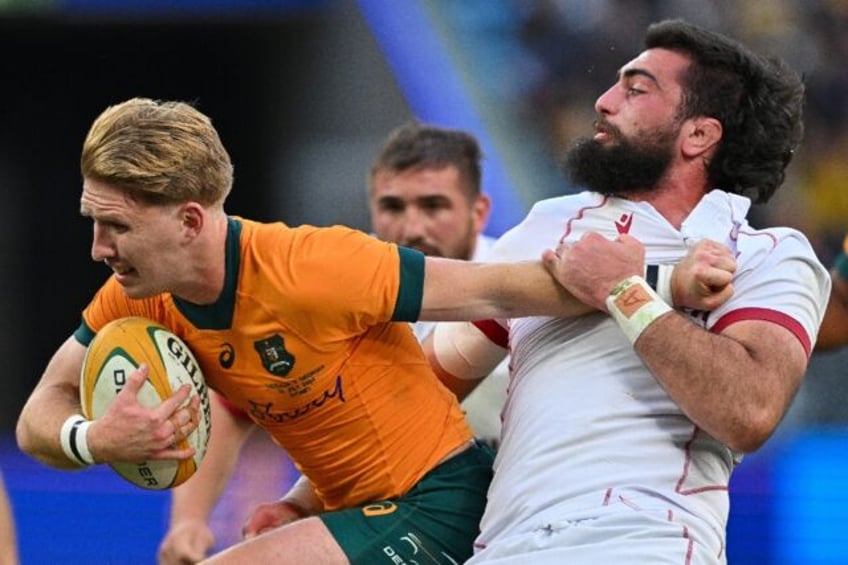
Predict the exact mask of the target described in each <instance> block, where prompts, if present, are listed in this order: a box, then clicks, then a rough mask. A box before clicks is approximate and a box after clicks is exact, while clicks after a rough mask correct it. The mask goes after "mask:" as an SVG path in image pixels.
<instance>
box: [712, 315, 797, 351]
mask: <svg viewBox="0 0 848 565" xmlns="http://www.w3.org/2000/svg"><path fill="white" fill-rule="evenodd" d="M745 320H762V321H764V322H772V323H775V324H777V325H779V326H782V327H784V328H786V329H787V330H789V331H790V332H792V333H793V334H794V335H795V337H796V338H798V341H800V342H801V346H802V347H803V348H804V351H806V352H807V357H809V356H810V353H811V352H812V349H813V348H812V344H811V343H810V336H808V335H807V332H806V330H804V327H803V326H802V325H801V324H799V323H798V321H797V320H795V318H792V317H790V316H787V315H786V314H784V313H782V312H776V311H775V310H768V309H766V308H740V309H739V310H734V311H733V312H730V313H729V314H725V315H724V316H722V317H721V319H719V321H718V322H716V324H715V325H714V326H713V327H712V330H711V331H712V332H713V333H717V334H719V333H721V332H723V331H724V330H725V328H727V327H728V326H730V325H731V324H735V323H736V322H742V321H745Z"/></svg>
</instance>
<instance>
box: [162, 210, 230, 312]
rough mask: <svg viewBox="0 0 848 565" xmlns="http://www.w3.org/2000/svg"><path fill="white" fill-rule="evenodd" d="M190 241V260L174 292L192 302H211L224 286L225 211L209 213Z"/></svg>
mask: <svg viewBox="0 0 848 565" xmlns="http://www.w3.org/2000/svg"><path fill="white" fill-rule="evenodd" d="M208 220H209V221H208V223H207V224H206V225H205V226H204V229H203V232H202V233H201V234H200V235H199V236H198V237H197V239H196V240H195V241H194V242H193V243H192V250H191V257H192V264H191V265H190V266H189V268H188V269H187V273H188V277H187V280H186V281H185V284H184V285H182V287H181V288H180V289H179V290H178V291H175V292H173V294H175V295H177V296H179V297H180V298H182V299H183V300H186V301H188V302H191V303H193V304H198V305H205V304H212V303H214V302H215V301H216V300H218V298H219V297H220V296H221V292H222V291H223V290H224V280H225V277H226V262H227V215H226V214H224V213H223V212H221V213H220V214H215V215H210V216H209V217H208Z"/></svg>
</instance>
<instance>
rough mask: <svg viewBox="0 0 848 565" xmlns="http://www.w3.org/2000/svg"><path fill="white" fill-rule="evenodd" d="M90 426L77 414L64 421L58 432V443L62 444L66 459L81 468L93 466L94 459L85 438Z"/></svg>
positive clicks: (88, 422) (89, 423)
mask: <svg viewBox="0 0 848 565" xmlns="http://www.w3.org/2000/svg"><path fill="white" fill-rule="evenodd" d="M90 425H91V422H90V421H88V420H86V419H85V418H83V417H82V416H80V415H79V414H72V415H71V416H70V417H68V419H67V420H65V423H64V424H62V429H61V430H60V431H59V443H61V444H62V451H64V452H65V455H67V457H68V459H70V460H71V461H73V462H75V463H76V464H78V465H80V466H83V467H87V466H88V465H94V457H92V455H91V451H89V450H88V439H87V437H86V436H87V434H88V427H89V426H90Z"/></svg>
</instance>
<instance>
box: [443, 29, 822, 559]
mask: <svg viewBox="0 0 848 565" xmlns="http://www.w3.org/2000/svg"><path fill="white" fill-rule="evenodd" d="M645 48H646V49H645V51H643V52H642V53H641V54H640V55H638V56H637V57H636V58H635V59H633V60H632V61H630V62H628V63H627V64H625V65H624V66H623V67H622V68H621V70H620V72H619V75H618V79H617V81H616V82H615V84H614V85H613V86H612V87H611V88H610V89H609V90H607V91H606V92H605V93H604V94H602V95H601V96H600V98H598V100H597V102H596V104H595V110H596V112H597V120H596V122H595V135H594V137H593V138H591V139H586V140H581V141H579V142H578V143H577V144H576V145H575V146H574V147H573V148H572V149H571V150H570V152H569V154H568V157H567V163H566V164H567V166H568V169H569V171H570V174H571V177H572V180H573V181H574V182H575V183H576V184H578V185H581V186H584V187H586V188H587V189H588V190H589V191H588V192H583V193H581V194H577V195H572V196H565V197H561V198H554V199H551V200H547V201H543V202H541V203H538V204H537V205H536V206H535V207H534V208H533V209H532V211H531V212H530V214H529V215H528V216H527V218H526V219H525V220H524V221H523V222H522V223H521V224H520V225H518V226H517V227H516V228H514V229H513V230H511V231H510V232H508V233H507V234H506V235H505V236H504V237H503V238H502V239H501V240H500V241H499V242H498V243H497V244H496V245H495V249H494V257H495V260H515V259H532V258H535V257H538V255H539V254H540V253H542V252H543V251H544V250H545V249H549V248H552V247H555V246H556V245H557V243H558V242H559V244H560V245H559V247H558V248H557V250H556V252H555V253H554V252H553V251H550V252H547V253H546V259H547V261H548V263H549V266H550V268H551V270H552V272H554V274H555V275H556V276H557V278H558V279H559V280H560V282H561V283H562V284H564V285H565V286H566V288H568V290H569V291H571V292H572V293H573V294H574V295H575V296H577V297H579V298H580V299H581V300H583V301H584V302H586V303H588V304H590V305H593V306H595V307H596V308H598V309H599V310H601V311H602V313H597V314H590V315H587V316H584V317H582V318H577V319H570V320H562V319H554V318H542V317H536V318H523V319H512V320H498V321H489V322H478V323H476V324H464V325H449V326H442V325H440V326H439V327H438V328H437V329H436V332H435V335H434V339H433V340H432V341H431V342H430V343H428V344H427V347H428V350H429V354H430V358H431V362H433V363H434V365H436V366H437V368H440V371H441V373H442V374H441V376H442V377H443V378H444V380H445V382H447V383H449V384H450V383H451V382H454V381H455V380H456V379H475V378H479V377H481V376H483V375H485V374H486V371H487V370H488V366H490V365H491V364H492V363H495V362H497V360H498V359H499V356H500V355H502V353H500V352H502V351H503V349H502V347H503V346H508V347H509V352H510V355H511V375H510V386H509V396H508V400H507V404H506V406H505V409H504V412H503V418H504V421H503V430H502V437H501V446H500V450H499V452H498V455H497V459H496V462H495V477H494V481H493V482H492V484H491V487H490V490H489V498H488V500H489V501H488V506H487V509H486V512H485V514H484V517H483V519H482V523H481V533H480V536H479V537H478V539H477V542H476V547H475V555H474V557H472V559H471V561H470V562H469V563H483V562H485V563H497V564H505V563H515V564H519V563H520V564H523V563H533V564H534V565H538V564H540V563H542V564H543V563H569V564H572V565H573V564H596V563H616V564H617V565H619V564H639V565H643V564H645V563H651V564H662V563H668V564H675V565H684V564H719V563H725V562H726V560H727V558H726V551H725V540H726V524H727V516H728V499H729V496H728V483H729V480H730V475H731V471H732V469H733V467H734V465H736V464H737V463H739V461H740V459H741V457H742V454H744V453H746V452H750V451H753V450H755V449H757V448H759V447H760V446H761V445H762V444H763V443H764V442H765V441H766V440H767V438H768V437H769V436H770V435H771V434H772V432H773V431H774V430H775V428H776V426H777V425H778V423H779V422H780V420H781V418H782V416H783V415H784V413H785V412H786V410H787V408H788V406H789V404H790V402H791V400H792V398H793V396H794V395H795V393H796V391H797V389H798V387H799V385H800V384H801V380H802V376H803V374H804V372H805V369H806V367H807V363H808V359H809V355H810V351H811V350H812V348H813V346H814V343H815V337H816V332H817V330H818V328H819V324H820V323H821V319H822V316H823V312H824V310H825V305H826V303H827V297H828V292H829V290H830V282H829V278H828V273H827V271H826V269H825V268H824V267H823V266H822V265H821V264H820V263H819V261H818V260H817V259H816V256H815V254H814V253H813V250H812V249H811V247H810V245H809V244H808V242H807V240H806V238H805V237H804V236H803V235H802V234H800V233H798V232H797V231H794V230H791V229H785V228H772V229H764V230H755V229H754V228H752V227H751V226H750V225H749V224H748V222H747V221H746V219H745V216H746V213H747V212H748V208H749V206H750V204H751V201H752V200H753V201H754V202H765V201H766V200H768V198H769V197H770V196H771V195H772V193H773V192H774V191H775V190H776V189H777V188H778V187H779V186H780V185H781V184H782V182H783V180H784V170H785V167H786V166H787V164H788V163H789V161H790V158H791V156H792V153H793V151H794V149H795V147H796V145H797V144H798V143H799V141H800V138H801V133H802V119H801V107H802V103H803V86H802V83H801V81H800V79H799V78H798V76H797V74H795V73H794V72H793V71H791V70H790V69H789V68H787V66H786V65H785V64H783V63H782V62H780V61H778V60H773V59H766V58H764V57H761V56H759V55H756V54H754V53H752V52H750V51H749V50H748V49H746V48H745V47H743V46H741V45H739V44H737V43H736V42H734V41H732V40H729V39H727V38H724V37H722V36H719V35H716V34H713V33H710V32H707V31H705V30H702V29H699V28H696V27H693V26H690V25H688V24H686V23H684V22H681V21H665V22H660V23H658V24H655V25H652V26H651V27H650V28H649V29H648V31H647V34H646V37H645ZM749 197H750V198H749ZM704 239H710V240H714V241H716V242H718V243H720V244H722V245H725V246H727V247H729V248H730V250H731V251H732V253H733V255H734V256H735V258H736V261H737V267H736V271H735V274H734V276H733V280H732V287H733V291H734V294H733V296H732V298H730V299H729V300H728V301H727V302H725V303H724V304H722V305H721V306H720V307H718V308H716V309H715V310H713V311H711V312H702V311H691V310H683V311H679V310H672V309H671V308H670V307H669V306H667V305H666V302H665V301H663V300H662V299H661V298H660V297H659V295H658V294H657V293H655V292H654V291H653V290H652V288H651V286H650V285H648V284H646V281H645V279H643V278H642V277H639V276H628V275H636V274H637V273H628V272H624V271H622V267H621V266H622V265H623V264H624V263H625V260H626V258H627V257H628V256H629V255H632V254H634V253H635V254H638V253H642V252H643V251H644V253H645V256H646V262H647V263H648V264H662V263H675V262H678V261H680V260H681V259H682V258H683V257H684V256H685V255H686V252H687V249H689V248H690V247H691V246H692V244H694V243H695V242H697V241H701V240H704ZM643 246H644V248H643ZM557 256H558V257H559V258H561V259H562V260H561V261H560V262H559V263H556V264H555V263H554V261H553V259H554V258H555V257H557ZM656 274H657V272H656V270H655V269H650V268H649V270H648V273H647V276H646V278H653V277H655V276H656ZM660 278H662V276H660ZM651 282H655V283H656V282H657V281H651ZM658 282H659V286H660V287H662V286H663V281H662V280H660V281H658ZM708 284H711V283H708Z"/></svg>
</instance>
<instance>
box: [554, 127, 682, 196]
mask: <svg viewBox="0 0 848 565" xmlns="http://www.w3.org/2000/svg"><path fill="white" fill-rule="evenodd" d="M658 141H659V142H658V143H655V144H651V145H647V144H643V145H641V146H640V145H636V144H634V143H632V142H630V141H628V140H625V139H621V138H619V139H618V141H617V142H616V143H615V144H614V145H611V146H609V147H605V146H604V145H601V144H600V143H598V142H597V141H595V140H594V139H591V138H580V139H578V140H577V141H576V142H575V143H574V145H572V146H571V148H570V149H569V150H568V152H567V153H566V155H565V160H564V162H563V168H564V169H565V172H566V174H567V175H568V176H569V178H570V179H571V182H572V183H574V184H575V185H578V186H582V187H584V188H587V189H589V190H592V191H594V192H599V193H601V194H605V195H610V196H614V195H625V194H635V193H640V192H647V191H650V190H652V189H654V188H655V187H656V186H657V184H658V182H659V180H660V179H661V178H662V176H663V175H664V174H665V172H666V170H667V169H668V166H669V164H670V163H671V158H672V146H671V144H669V143H663V142H662V141H660V140H658Z"/></svg>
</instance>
